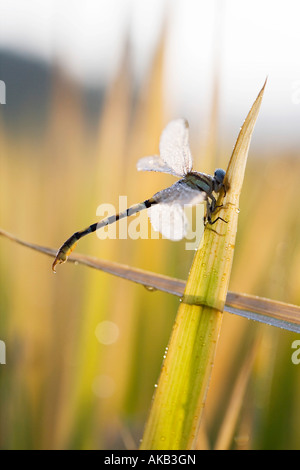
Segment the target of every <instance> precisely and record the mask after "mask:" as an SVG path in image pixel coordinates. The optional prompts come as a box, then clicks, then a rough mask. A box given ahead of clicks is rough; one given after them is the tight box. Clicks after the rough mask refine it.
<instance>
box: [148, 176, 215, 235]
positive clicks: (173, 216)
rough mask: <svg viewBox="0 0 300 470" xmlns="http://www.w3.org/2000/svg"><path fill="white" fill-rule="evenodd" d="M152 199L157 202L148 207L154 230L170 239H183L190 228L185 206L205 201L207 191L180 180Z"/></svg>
mask: <svg viewBox="0 0 300 470" xmlns="http://www.w3.org/2000/svg"><path fill="white" fill-rule="evenodd" d="M152 199H154V200H155V201H156V204H154V205H153V206H151V207H150V208H149V209H148V214H149V217H150V221H151V224H152V226H153V228H154V230H157V231H158V232H160V233H162V234H163V235H164V236H165V237H166V238H169V239H170V240H181V239H182V238H183V237H184V236H185V235H186V233H187V229H188V221H187V218H186V216H185V213H184V206H185V205H195V204H198V203H200V202H203V201H204V200H205V199H206V193H205V192H204V191H199V190H196V189H193V188H191V187H190V186H188V185H187V184H186V183H185V181H184V180H179V181H176V183H174V184H173V185H172V186H170V187H169V188H166V189H163V190H162V191H160V192H158V193H156V194H155V195H154V196H153V198H152Z"/></svg>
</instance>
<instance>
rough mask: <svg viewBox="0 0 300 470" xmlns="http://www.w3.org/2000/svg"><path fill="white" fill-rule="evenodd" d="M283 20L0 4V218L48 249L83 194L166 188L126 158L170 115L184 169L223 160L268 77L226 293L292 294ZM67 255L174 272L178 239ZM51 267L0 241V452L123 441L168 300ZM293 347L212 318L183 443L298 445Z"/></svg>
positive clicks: (288, 30) (83, 211)
mask: <svg viewBox="0 0 300 470" xmlns="http://www.w3.org/2000/svg"><path fill="white" fill-rule="evenodd" d="M299 14H300V6H299V2H297V1H296V0H295V1H294V0H286V1H284V2H283V1H274V0H273V1H270V0H265V1H263V2H259V1H257V0H253V1H252V2H239V1H238V0H225V1H221V0H219V1H218V0H215V1H210V2H208V1H207V0H206V1H205V0H203V1H201V0H173V1H167V0H166V1H164V0H152V1H151V2H150V1H147V0H143V1H137V0H110V1H109V2H108V1H105V0H100V1H96V0H86V1H85V2H80V1H77V0H73V1H70V0H63V1H56V0H52V1H51V0H44V1H43V2H39V1H37V0H28V1H27V2H22V1H21V0H10V1H9V0H0V80H2V82H3V83H4V84H5V89H4V88H3V87H2V95H1V100H0V101H1V104H0V227H1V228H2V229H4V230H7V231H9V232H11V233H14V234H15V235H17V236H19V237H21V238H23V239H25V240H27V241H30V242H33V243H38V244H41V245H45V246H50V247H53V248H58V247H59V246H60V245H61V243H62V242H63V241H64V240H65V239H66V238H67V237H68V236H70V235H71V234H72V233H73V232H74V231H76V230H79V229H82V228H84V227H85V226H87V225H89V224H90V223H93V222H95V221H96V220H97V217H96V209H97V207H98V205H99V204H101V203H110V204H114V205H115V206H116V207H117V208H118V203H119V196H120V195H126V196H127V198H128V203H129V204H130V205H131V204H133V203H136V202H140V201H143V200H145V199H146V198H148V197H150V196H152V195H153V194H154V193H155V192H156V191H158V190H160V189H162V188H163V187H166V186H167V185H170V184H172V183H173V182H174V180H173V178H172V177H171V176H168V175H163V174H154V173H153V174H151V173H144V174H142V173H137V171H136V162H137V160H138V158H140V157H142V156H145V155H149V154H152V153H157V151H158V142H159V136H160V133H161V131H162V129H163V127H164V126H165V125H166V123H167V122H168V121H169V120H171V119H173V118H177V117H185V118H187V119H188V121H189V123H190V134H191V138H190V141H191V148H192V153H193V156H194V161H195V165H194V167H195V169H196V170H198V171H204V172H208V173H211V172H213V171H214V169H215V168H216V167H223V168H226V166H227V163H228V160H229V158H230V155H231V152H232V148H233V146H234V143H235V140H236V138H237V136H238V132H239V129H240V127H241V125H242V123H243V121H244V119H245V117H246V115H247V113H248V111H249V109H250V107H251V105H252V103H253V101H254V99H255V98H256V96H257V94H258V92H259V90H260V89H261V87H262V85H263V82H264V80H265V78H266V76H268V84H267V88H266V91H265V96H264V100H263V104H262V108H261V112H260V116H259V118H258V122H257V125H256V128H255V131H254V135H253V138H252V144H251V147H250V154H249V159H248V166H247V171H246V177H245V182H244V188H243V192H242V196H241V201H240V210H241V212H240V219H239V230H238V234H237V243H236V251H235V258H234V264H233V270H232V277H231V283H230V290H233V291H237V292H246V293H249V294H255V295H261V296H264V297H270V298H273V299H276V300H282V301H285V302H289V303H295V304H299V303H300V291H299V282H300V242H299V236H300V218H299V202H298V201H299V197H300V187H299V183H298V179H299V178H298V176H299V174H300V159H299V150H300V133H299V125H300V59H299V57H300V56H299V45H300V29H299V25H298V19H299ZM3 91H5V95H3ZM3 97H4V98H5V99H3ZM4 102H5V104H4ZM77 252H81V253H86V254H90V255H93V256H95V257H99V258H104V259H107V260H112V261H116V262H120V263H125V264H128V265H131V266H134V267H138V268H142V269H146V270H150V271H154V272H159V273H162V274H166V275H169V276H174V277H178V278H181V279H186V278H187V276H188V272H189V267H190V265H191V262H192V259H193V252H192V251H187V250H186V249H185V241H184V240H183V241H182V242H176V243H175V242H171V241H168V240H162V239H160V240H153V239H152V240H141V239H137V240H131V239H127V240H123V239H121V240H119V239H116V240H108V239H107V240H103V241H100V240H99V239H98V238H97V236H96V235H93V236H90V237H86V238H85V239H83V240H82V241H81V242H80V245H79V247H78V248H77ZM51 262H52V261H51V259H50V258H48V257H46V256H44V255H42V254H40V253H37V252H34V251H31V250H27V249H26V248H23V247H21V246H17V245H14V244H12V243H11V242H10V241H8V240H6V239H1V240H0V280H1V282H0V340H2V341H4V342H5V345H6V364H5V365H0V447H1V448H2V449H135V448H138V446H139V441H140V439H141V437H142V433H143V428H144V424H145V420H146V418H147V414H148V411H149V407H150V403H151V397H152V394H153V392H154V389H155V388H154V386H155V383H156V381H157V380H158V376H159V371H160V367H161V364H162V360H163V355H164V351H165V348H166V346H167V344H168V340H169V337H170V334H171V329H172V324H173V322H174V318H175V316H176V311H177V307H178V299H176V298H173V297H172V296H168V295H167V294H163V293H160V292H149V291H148V290H146V289H145V288H143V287H141V286H138V285H135V284H132V283H130V282H128V281H126V280H121V279H118V278H114V277H112V276H110V275H107V274H104V273H100V272H97V271H93V270H92V269H88V268H86V267H83V266H74V265H73V264H67V265H64V266H63V267H60V268H58V272H57V274H56V275H54V274H53V273H52V271H51ZM258 339H259V341H258ZM295 339H297V335H296V334H293V333H290V332H287V331H284V330H279V329H277V328H274V327H270V326H266V325H261V324H256V323H253V322H250V321H248V320H246V319H242V318H238V317H235V316H232V315H229V314H226V313H224V321H223V325H222V331H221V336H220V342H219V347H218V350H217V356H216V363H215V367H214V370H213V376H212V380H211V386H210V390H209V393H208V400H207V406H206V408H205V414H204V420H203V426H202V429H201V430H200V432H199V436H198V443H197V446H198V448H199V449H203V448H214V447H218V445H219V446H221V447H224V448H238V449H245V448H246V449H292V448H297V449H298V448H300V429H299V425H298V423H299V419H300V408H299V407H300V403H299V400H298V397H299V393H300V365H295V364H293V363H292V360H291V356H292V353H293V349H292V342H293V341H294V340H295ZM249 358H250V359H249ZM232 396H234V397H235V403H236V404H238V405H237V409H236V410H234V409H233V407H232V402H231V400H230V399H231V397H232ZM224 424H227V425H229V426H230V427H231V429H232V435H231V437H230V438H229V439H227V441H226V445H225V444H224V443H223V444H220V430H221V429H222V428H223V426H224Z"/></svg>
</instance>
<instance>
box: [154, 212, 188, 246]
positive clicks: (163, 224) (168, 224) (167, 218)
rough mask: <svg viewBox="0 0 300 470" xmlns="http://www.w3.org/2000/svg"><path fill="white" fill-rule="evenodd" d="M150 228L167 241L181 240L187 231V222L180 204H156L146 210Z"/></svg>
mask: <svg viewBox="0 0 300 470" xmlns="http://www.w3.org/2000/svg"><path fill="white" fill-rule="evenodd" d="M148 215H149V218H150V221H151V224H152V227H153V228H154V230H156V231H157V232H160V233H161V234H162V235H163V236H164V237H166V238H168V239H169V240H174V241H177V240H181V239H182V238H183V237H185V235H186V233H187V229H188V221H187V218H186V216H185V213H184V211H183V208H182V206H181V205H180V204H158V205H157V206H152V207H150V208H149V209H148Z"/></svg>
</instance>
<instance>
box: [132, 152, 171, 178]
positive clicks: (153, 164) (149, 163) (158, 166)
mask: <svg viewBox="0 0 300 470" xmlns="http://www.w3.org/2000/svg"><path fill="white" fill-rule="evenodd" d="M136 167H137V170H138V171H160V172H162V173H170V174H171V175H174V176H178V175H177V173H175V172H174V171H173V170H172V168H170V167H168V165H166V163H165V162H164V161H163V160H162V159H161V158H160V156H159V155H151V156H149V157H143V158H140V159H139V160H138V162H137V165H136Z"/></svg>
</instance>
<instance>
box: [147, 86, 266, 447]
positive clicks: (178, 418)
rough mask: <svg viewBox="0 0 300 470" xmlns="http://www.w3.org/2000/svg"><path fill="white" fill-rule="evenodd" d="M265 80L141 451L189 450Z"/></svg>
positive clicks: (204, 245) (197, 265)
mask: <svg viewBox="0 0 300 470" xmlns="http://www.w3.org/2000/svg"><path fill="white" fill-rule="evenodd" d="M264 88H265V84H264V86H263V88H262V90H261V91H260V93H259V95H258V97H257V99H256V101H255V102H254V104H253V106H252V108H251V110H250V112H249V114H248V116H247V118H246V120H245V122H244V124H243V126H242V128H241V131H240V133H239V136H238V139H237V142H236V145H235V147H234V150H233V153H232V156H231V159H230V162H229V164H228V168H227V171H226V178H225V185H226V195H225V197H224V193H221V194H220V196H219V199H218V205H223V207H221V210H220V211H219V213H218V214H217V215H216V217H217V216H220V217H222V218H223V219H225V220H226V221H227V223H225V222H223V221H222V220H218V221H217V222H216V223H215V224H214V225H213V226H212V227H210V226H207V227H206V229H205V231H204V235H203V238H202V241H201V243H200V246H199V249H198V251H197V252H196V254H195V257H194V261H193V264H192V267H191V271H190V274H189V278H188V281H187V284H186V288H185V292H184V297H183V302H182V303H181V304H180V306H179V309H178V313H177V317H176V321H175V324H174V327H173V331H172V335H171V339H170V342H169V347H168V353H167V356H166V358H165V360H164V363H163V366H162V370H161V374H160V378H159V382H158V386H157V388H156V391H155V395H154V399H153V403H152V407H151V410H150V414H149V418H148V421H147V424H146V428H145V432H144V436H143V440H142V443H141V449H158V450H160V449H168V450H172V449H192V448H193V446H194V440H195V437H196V436H197V430H198V427H199V423H200V419H201V416H202V410H203V407H204V404H205V398H206V393H207V390H208V384H209V380H210V376H211V370H212V366H213V361H214V356H215V351H216V345H217V342H218V337H219V333H220V328H221V323H222V312H223V308H224V305H225V300H226V295H227V290H228V284H229V279H230V272H231V266H232V260H233V253H234V245H235V238H236V231H237V222H238V213H239V197H240V192H241V189H242V184H243V179H244V172H245V167H246V161H247V156H248V150H249V145H250V140H251V136H252V132H253V129H254V125H255V122H256V119H257V116H258V113H259V109H260V105H261V101H262V97H263V92H264Z"/></svg>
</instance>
